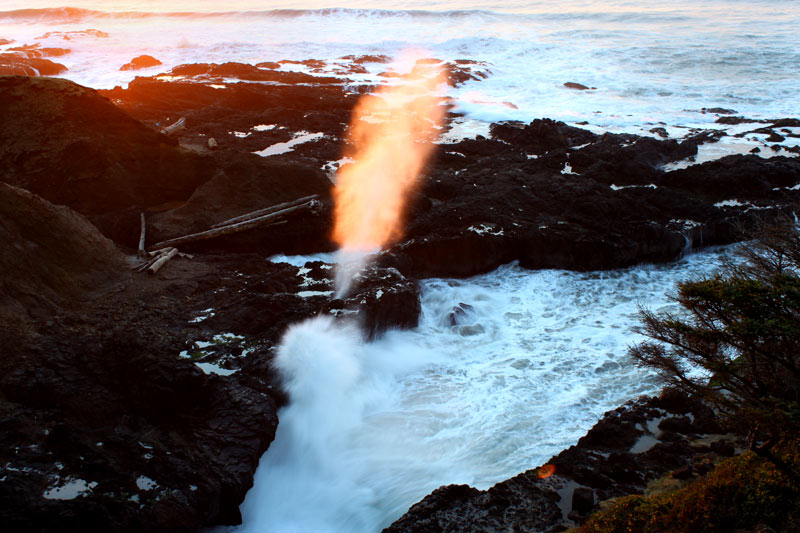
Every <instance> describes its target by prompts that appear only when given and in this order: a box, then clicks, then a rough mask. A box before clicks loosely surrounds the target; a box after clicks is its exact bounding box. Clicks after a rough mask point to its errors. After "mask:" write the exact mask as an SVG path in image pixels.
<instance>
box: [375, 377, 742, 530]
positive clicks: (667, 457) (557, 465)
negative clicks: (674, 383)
mask: <svg viewBox="0 0 800 533" xmlns="http://www.w3.org/2000/svg"><path fill="white" fill-rule="evenodd" d="M742 442H743V438H742V437H741V436H737V435H729V434H723V431H722V429H721V428H720V427H719V425H718V424H717V422H716V420H715V417H714V414H713V413H712V412H711V410H710V409H709V408H708V407H706V406H704V405H703V404H701V403H700V402H697V401H695V400H692V399H688V398H686V397H685V396H683V395H681V394H680V393H676V392H675V391H670V390H667V391H665V393H664V394H662V396H661V397H660V398H642V399H640V400H638V401H635V402H629V403H627V404H625V405H624V406H622V407H620V408H618V409H616V410H614V411H609V412H608V413H606V414H605V415H604V417H603V418H602V419H601V420H600V421H599V422H598V423H597V424H596V425H595V426H594V427H593V428H592V429H591V430H589V432H588V433H587V434H586V435H585V436H584V437H582V438H581V439H580V440H579V441H578V443H577V444H576V445H575V446H572V447H570V448H569V449H567V450H565V451H563V452H561V453H560V454H558V455H557V456H556V457H553V458H552V459H550V461H548V463H547V465H545V466H543V467H541V468H537V469H533V470H528V471H527V472H523V473H521V474H519V475H517V476H515V477H513V478H511V479H508V480H505V481H502V482H500V483H498V484H496V485H495V486H493V487H491V488H490V489H488V490H486V491H479V490H477V489H474V488H471V487H468V486H466V485H450V486H446V487H440V488H439V489H437V490H435V491H434V492H432V493H431V494H429V495H428V496H426V497H425V498H424V499H423V500H422V501H421V502H419V503H417V504H415V505H413V506H412V507H411V509H409V511H408V512H407V513H406V514H405V515H403V516H402V517H401V518H400V519H398V520H397V521H396V522H395V523H393V524H392V525H391V526H389V527H388V528H386V529H384V532H386V533H400V532H404V533H410V532H423V531H425V532H427V531H464V532H467V531H530V532H533V531H564V530H565V529H567V528H569V527H574V526H575V525H576V524H579V523H580V522H582V521H583V520H584V519H585V518H587V517H588V515H589V514H590V513H591V511H592V510H593V509H594V508H595V506H596V504H597V503H599V502H601V501H603V500H607V499H609V498H614V497H617V496H623V495H626V494H632V493H640V492H643V491H644V490H645V489H646V488H647V487H648V483H650V482H652V481H653V480H656V479H658V478H661V477H662V476H665V475H666V474H669V473H670V472H672V475H671V478H672V479H673V480H679V481H675V482H673V483H674V484H677V483H680V480H687V479H690V478H691V477H692V476H693V474H694V473H702V472H707V471H708V470H710V468H711V465H713V464H714V462H715V461H718V460H719V458H720V457H724V456H726V455H727V453H726V451H725V450H728V451H732V450H733V449H734V446H739V445H741V444H742ZM673 486H676V485H673Z"/></svg>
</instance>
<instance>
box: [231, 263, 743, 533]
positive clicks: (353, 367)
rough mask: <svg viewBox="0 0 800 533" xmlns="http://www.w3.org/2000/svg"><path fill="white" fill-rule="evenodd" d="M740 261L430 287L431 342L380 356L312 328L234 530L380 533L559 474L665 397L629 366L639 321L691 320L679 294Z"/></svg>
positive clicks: (288, 373) (293, 351)
mask: <svg viewBox="0 0 800 533" xmlns="http://www.w3.org/2000/svg"><path fill="white" fill-rule="evenodd" d="M729 255H730V250H716V251H708V252H704V253H700V254H695V255H691V256H688V257H686V258H684V259H682V260H680V261H678V262H676V263H673V264H669V265H659V266H640V267H636V268H630V269H625V270H614V271H607V272H588V273H576V272H568V271H561V270H543V271H528V270H525V269H522V268H520V267H519V266H517V265H514V264H511V265H506V266H503V267H501V268H499V269H497V270H496V271H494V272H492V273H489V274H485V275H481V276H476V277H474V278H470V279H466V280H449V279H432V280H426V281H423V282H421V300H422V317H421V320H420V325H419V327H417V328H415V329H413V330H409V331H391V332H388V333H387V335H386V336H385V337H384V338H382V339H381V340H378V341H375V342H370V343H364V342H362V340H361V337H360V336H359V334H358V333H357V331H356V329H355V328H353V327H341V326H340V325H338V324H336V325H334V324H333V323H332V322H331V321H330V320H329V319H327V318H315V319H312V320H310V321H308V322H305V323H302V324H299V325H296V326H295V327H293V328H292V329H290V331H289V332H288V333H287V334H286V337H285V338H284V341H283V343H282V346H281V347H280V353H279V356H278V357H277V360H276V364H277V367H278V370H279V371H280V373H281V375H282V376H283V377H284V379H285V380H286V383H287V388H288V390H289V394H290V398H291V402H290V404H289V406H287V407H286V408H284V409H283V410H281V412H280V414H279V416H280V424H279V426H278V432H277V436H276V439H275V441H274V442H273V443H272V445H271V447H270V448H269V450H268V451H267V453H266V454H265V455H264V457H263V458H262V460H261V463H260V465H259V468H258V471H257V473H256V477H255V485H254V487H253V488H252V490H251V491H250V492H249V493H248V494H247V498H246V499H245V502H244V503H243V504H242V507H241V510H242V516H243V525H242V526H240V527H238V528H234V530H235V531H253V532H258V531H274V532H304V531H332V532H342V533H344V532H348V533H353V532H374V531H379V530H380V529H381V528H382V527H385V526H387V525H388V524H390V523H391V522H392V521H394V520H396V519H397V518H399V517H400V516H401V515H402V514H403V513H404V512H405V511H406V510H407V509H408V507H409V506H410V505H412V504H413V503H415V502H416V501H419V500H420V499H422V498H423V497H424V496H425V495H426V494H428V493H430V492H431V491H432V490H434V489H435V488H437V487H439V486H441V485H443V484H450V483H467V484H470V485H473V486H476V487H478V488H481V489H485V488H488V487H490V486H491V485H493V484H494V483H496V482H499V481H501V480H504V479H507V478H509V477H511V476H513V475H515V474H517V473H519V472H522V471H525V470H527V469H530V468H534V467H537V466H539V465H541V464H543V463H545V462H546V461H547V460H548V459H549V458H550V457H552V456H553V455H555V454H557V453H558V452H560V451H561V450H563V449H565V448H567V447H569V446H570V445H572V444H574V443H575V442H576V441H577V440H578V438H580V437H581V436H582V435H584V434H585V433H586V431H587V430H588V429H589V428H591V426H592V425H594V423H595V422H597V420H598V419H599V418H600V417H601V416H602V414H603V413H604V412H605V411H607V410H609V409H613V408H615V407H617V406H619V405H620V404H622V403H624V402H625V401H627V400H629V399H631V398H636V397H638V396H639V395H642V394H653V393H656V392H657V391H658V389H659V384H658V382H657V380H655V379H654V377H653V376H652V375H651V374H649V373H648V372H647V371H645V370H643V369H640V368H637V367H636V366H635V365H634V364H633V362H632V361H631V359H630V358H629V357H628V356H627V355H626V348H627V347H628V346H629V345H631V344H633V343H635V342H637V341H639V340H641V337H639V336H638V335H636V334H635V333H633V332H632V331H631V327H633V326H635V325H636V324H637V323H638V308H637V305H638V304H640V303H643V304H646V305H647V306H648V307H650V308H651V309H653V310H655V311H665V310H673V311H675V310H677V306H676V304H674V303H673V302H672V301H671V300H670V299H669V297H668V295H669V294H671V293H674V291H675V288H676V284H677V282H679V281H681V280H686V279H690V278H693V277H699V276H703V275H708V274H710V273H711V272H713V271H714V269H715V268H717V267H718V265H719V264H720V263H721V261H722V259H723V258H724V257H727V256H729ZM459 304H462V305H461V308H462V309H463V310H464V312H463V313H459V314H458V317H457V320H455V322H457V323H456V324H455V325H453V324H452V322H453V320H451V314H452V313H453V311H454V308H456V307H457V306H459ZM463 304H467V305H466V306H465V305H463Z"/></svg>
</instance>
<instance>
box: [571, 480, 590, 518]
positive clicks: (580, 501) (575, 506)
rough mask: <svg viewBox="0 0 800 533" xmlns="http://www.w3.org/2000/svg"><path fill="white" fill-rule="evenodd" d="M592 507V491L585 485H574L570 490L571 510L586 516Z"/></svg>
mask: <svg viewBox="0 0 800 533" xmlns="http://www.w3.org/2000/svg"><path fill="white" fill-rule="evenodd" d="M593 508H594V491H593V490H592V489H588V488H586V487H576V488H575V490H573V491H572V510H573V511H575V512H577V513H579V514H580V515H583V516H586V515H588V514H589V513H590V512H591V510H592V509H593Z"/></svg>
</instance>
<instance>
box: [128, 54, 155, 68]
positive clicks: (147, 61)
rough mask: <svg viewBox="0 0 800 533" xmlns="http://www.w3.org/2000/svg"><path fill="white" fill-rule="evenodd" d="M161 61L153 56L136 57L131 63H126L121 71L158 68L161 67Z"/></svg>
mask: <svg viewBox="0 0 800 533" xmlns="http://www.w3.org/2000/svg"><path fill="white" fill-rule="evenodd" d="M161 64H162V63H161V61H159V60H158V59H156V58H155V57H153V56H148V55H142V56H136V57H134V58H133V59H131V61H130V63H125V64H124V65H122V66H121V67H120V68H119V69H120V70H139V69H142V68H150V67H157V66H158V65H161Z"/></svg>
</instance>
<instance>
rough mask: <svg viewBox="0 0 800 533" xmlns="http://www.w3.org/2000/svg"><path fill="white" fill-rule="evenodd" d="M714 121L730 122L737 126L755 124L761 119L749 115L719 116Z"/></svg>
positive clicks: (718, 122) (719, 122)
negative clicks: (748, 116)
mask: <svg viewBox="0 0 800 533" xmlns="http://www.w3.org/2000/svg"><path fill="white" fill-rule="evenodd" d="M714 122H716V123H717V124H728V125H733V126H735V125H738V124H753V123H757V122H761V121H760V120H755V119H752V118H747V117H719V118H718V119H717V120H715V121H714Z"/></svg>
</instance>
